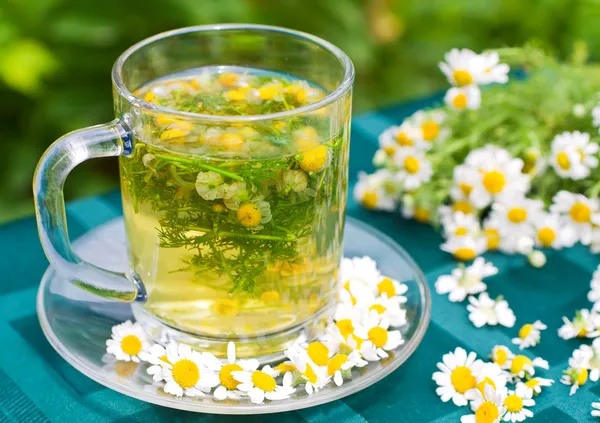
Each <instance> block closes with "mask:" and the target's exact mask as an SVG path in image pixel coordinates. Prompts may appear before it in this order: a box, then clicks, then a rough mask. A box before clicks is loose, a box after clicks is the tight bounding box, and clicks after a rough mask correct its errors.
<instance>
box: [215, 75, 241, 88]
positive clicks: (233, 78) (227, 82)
mask: <svg viewBox="0 0 600 423" xmlns="http://www.w3.org/2000/svg"><path fill="white" fill-rule="evenodd" d="M239 77H240V76H239V75H238V74H236V73H223V74H221V75H219V82H220V83H221V85H224V86H225V87H231V86H232V85H233V84H235V83H236V82H237V80H238V79H239Z"/></svg>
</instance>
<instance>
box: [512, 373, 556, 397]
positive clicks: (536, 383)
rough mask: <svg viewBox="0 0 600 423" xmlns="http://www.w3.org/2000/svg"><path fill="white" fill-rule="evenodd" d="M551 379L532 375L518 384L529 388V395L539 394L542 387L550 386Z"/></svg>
mask: <svg viewBox="0 0 600 423" xmlns="http://www.w3.org/2000/svg"><path fill="white" fill-rule="evenodd" d="M553 383H554V381H553V380H552V379H544V378H543V377H532V378H531V379H529V380H528V381H527V382H519V383H518V384H517V386H518V385H524V386H525V387H526V388H527V389H529V390H530V392H531V396H535V395H539V394H540V393H541V392H542V387H547V386H552V384H553Z"/></svg>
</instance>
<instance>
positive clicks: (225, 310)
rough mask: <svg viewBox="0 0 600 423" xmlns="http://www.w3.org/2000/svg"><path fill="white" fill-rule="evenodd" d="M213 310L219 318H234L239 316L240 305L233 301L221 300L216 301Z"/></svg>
mask: <svg viewBox="0 0 600 423" xmlns="http://www.w3.org/2000/svg"><path fill="white" fill-rule="evenodd" d="M211 310H212V312H213V313H215V314H216V315H217V316H229V317H233V316H237V314H238V305H237V303H236V302H235V301H233V300H229V299H227V298H221V299H220V300H217V301H215V303H214V304H213V305H212V306H211Z"/></svg>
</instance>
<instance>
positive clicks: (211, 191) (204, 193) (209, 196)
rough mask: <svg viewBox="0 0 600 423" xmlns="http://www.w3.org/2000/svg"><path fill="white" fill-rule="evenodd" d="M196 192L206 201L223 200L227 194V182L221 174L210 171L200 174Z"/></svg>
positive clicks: (197, 178) (197, 179)
mask: <svg viewBox="0 0 600 423" xmlns="http://www.w3.org/2000/svg"><path fill="white" fill-rule="evenodd" d="M195 185H196V192H198V195H199V196H200V197H202V198H203V199H204V200H206V201H213V200H216V199H218V198H223V195H224V194H225V182H224V181H223V177H222V176H221V174H220V173H217V172H213V171H212V170H209V171H207V172H200V173H198V176H197V177H196V184H195Z"/></svg>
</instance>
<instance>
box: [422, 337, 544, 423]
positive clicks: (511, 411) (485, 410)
mask: <svg viewBox="0 0 600 423" xmlns="http://www.w3.org/2000/svg"><path fill="white" fill-rule="evenodd" d="M437 367H438V369H439V370H440V371H438V372H435V373H434V374H433V380H434V381H435V383H436V384H437V386H438V387H437V389H436V393H437V394H438V395H439V397H440V399H441V400H442V401H443V402H448V401H450V400H452V402H453V403H454V404H455V405H457V406H459V407H462V406H466V405H468V406H469V408H470V409H471V411H472V414H467V415H464V416H463V417H461V422H463V423H476V422H482V421H485V422H490V423H496V422H499V421H501V420H504V421H511V422H521V421H523V420H525V419H527V418H530V417H533V412H532V411H531V409H530V408H531V407H532V406H534V405H535V400H534V399H533V398H534V397H535V396H537V395H539V394H540V393H541V392H542V388H543V387H547V386H550V385H552V384H553V383H554V381H553V380H551V379H545V378H541V377H539V376H535V373H536V369H548V362H547V361H545V360H543V359H541V358H530V357H528V356H525V355H515V354H513V353H512V352H511V351H510V349H509V348H508V347H506V346H503V345H496V346H495V347H494V348H493V349H492V354H491V356H490V361H488V362H484V361H483V360H480V359H477V354H476V353H474V352H470V353H468V354H467V352H466V351H465V350H464V349H463V348H460V347H458V348H456V349H455V350H454V352H449V353H448V354H444V356H443V357H442V362H441V363H438V364H437ZM509 385H510V386H509Z"/></svg>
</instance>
